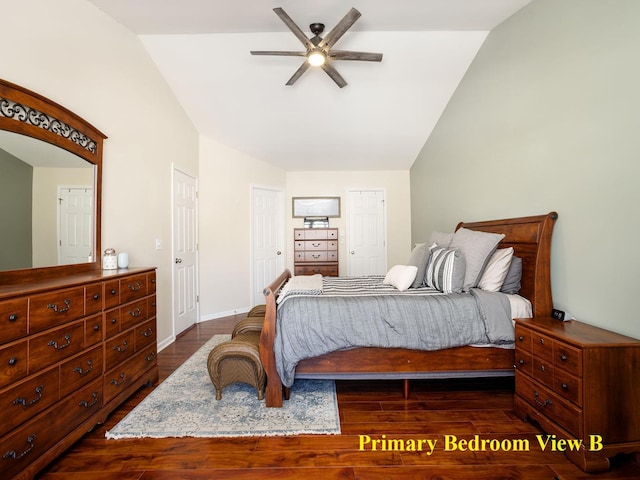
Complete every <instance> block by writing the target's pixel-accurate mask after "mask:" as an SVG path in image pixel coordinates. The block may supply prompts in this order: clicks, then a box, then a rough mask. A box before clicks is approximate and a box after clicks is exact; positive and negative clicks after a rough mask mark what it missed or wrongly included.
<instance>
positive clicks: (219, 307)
mask: <svg viewBox="0 0 640 480" xmlns="http://www.w3.org/2000/svg"><path fill="white" fill-rule="evenodd" d="M200 185H202V186H203V188H201V189H200V195H199V200H198V205H199V212H200V215H199V217H200V235H199V238H200V318H201V319H202V320H208V319H212V318H218V317H222V316H225V315H230V314H234V313H240V312H246V311H247V310H248V309H249V308H250V307H251V306H252V305H251V301H250V298H251V187H252V186H258V187H270V188H273V189H276V190H282V191H284V190H285V187H286V177H285V173H284V171H283V170H281V169H279V168H276V167H273V166H272V165H270V164H268V163H266V162H263V161H261V160H258V159H256V158H253V157H251V156H249V155H246V154H244V153H242V152H238V151H237V150H233V149H231V148H229V147H227V146H225V145H223V144H221V143H219V142H217V141H216V140H214V139H212V138H209V137H206V136H201V138H200Z"/></svg>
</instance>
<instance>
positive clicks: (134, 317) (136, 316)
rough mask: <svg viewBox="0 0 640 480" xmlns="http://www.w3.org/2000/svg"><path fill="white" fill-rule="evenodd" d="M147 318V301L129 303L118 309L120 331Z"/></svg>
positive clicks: (144, 299)
mask: <svg viewBox="0 0 640 480" xmlns="http://www.w3.org/2000/svg"><path fill="white" fill-rule="evenodd" d="M148 318H149V312H148V306H147V299H146V298H143V299H142V300H138V301H137V302H133V303H129V304H127V305H124V306H122V307H120V321H121V322H122V324H121V325H120V331H124V330H126V329H128V328H131V327H133V326H135V325H138V324H139V323H141V322H144V321H145V320H147V319H148Z"/></svg>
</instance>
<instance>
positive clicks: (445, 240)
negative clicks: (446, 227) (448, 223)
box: [429, 231, 453, 247]
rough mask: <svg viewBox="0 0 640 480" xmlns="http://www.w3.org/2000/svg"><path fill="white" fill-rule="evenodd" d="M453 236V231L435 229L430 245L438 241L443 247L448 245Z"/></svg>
mask: <svg viewBox="0 0 640 480" xmlns="http://www.w3.org/2000/svg"><path fill="white" fill-rule="evenodd" d="M452 238H453V233H444V232H437V231H433V232H431V238H429V245H431V244H433V243H437V244H438V245H439V246H441V247H448V246H449V244H450V243H451V239H452Z"/></svg>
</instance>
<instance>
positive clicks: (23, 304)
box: [0, 298, 28, 343]
mask: <svg viewBox="0 0 640 480" xmlns="http://www.w3.org/2000/svg"><path fill="white" fill-rule="evenodd" d="M27 310H28V300H27V299H26V298H18V299H15V300H4V301H2V302H0V343H5V342H8V341H9V340H14V339H16V338H20V337H22V336H24V335H26V334H27Z"/></svg>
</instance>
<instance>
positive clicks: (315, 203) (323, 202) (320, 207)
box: [292, 197, 340, 218]
mask: <svg viewBox="0 0 640 480" xmlns="http://www.w3.org/2000/svg"><path fill="white" fill-rule="evenodd" d="M292 211H293V218H305V217H327V218H336V217H339V216H340V197H293V210H292Z"/></svg>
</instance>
